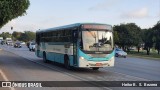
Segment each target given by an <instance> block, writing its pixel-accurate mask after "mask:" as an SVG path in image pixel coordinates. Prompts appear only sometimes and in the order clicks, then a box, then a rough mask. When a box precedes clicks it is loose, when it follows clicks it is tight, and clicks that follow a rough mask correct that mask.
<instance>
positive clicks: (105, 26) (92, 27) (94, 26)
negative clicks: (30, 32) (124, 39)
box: [82, 24, 112, 30]
mask: <svg viewBox="0 0 160 90" xmlns="http://www.w3.org/2000/svg"><path fill="white" fill-rule="evenodd" d="M82 27H83V28H84V29H108V30H111V28H112V27H111V26H109V25H90V24H86V25H83V26H82Z"/></svg>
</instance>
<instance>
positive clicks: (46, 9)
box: [0, 0, 160, 33]
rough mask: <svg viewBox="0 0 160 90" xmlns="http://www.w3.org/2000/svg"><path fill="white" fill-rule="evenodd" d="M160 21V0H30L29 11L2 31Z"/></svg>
mask: <svg viewBox="0 0 160 90" xmlns="http://www.w3.org/2000/svg"><path fill="white" fill-rule="evenodd" d="M158 20H160V0H30V6H29V8H28V10H27V14H26V15H25V16H21V17H18V18H16V19H13V20H12V21H10V22H8V23H7V24H6V25H5V26H4V27H3V28H1V29H0V33H1V32H10V33H12V32H13V31H20V32H23V31H36V30H39V29H46V28H52V27H57V26H63V25H68V24H73V23H81V22H91V23H103V24H110V25H112V26H114V25H120V24H121V23H136V25H138V26H139V27H141V28H142V29H144V28H150V27H153V26H154V25H155V24H156V23H157V21H158ZM11 27H13V30H11Z"/></svg>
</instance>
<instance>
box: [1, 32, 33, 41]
mask: <svg viewBox="0 0 160 90" xmlns="http://www.w3.org/2000/svg"><path fill="white" fill-rule="evenodd" d="M0 37H3V39H4V40H5V39H6V38H12V39H13V40H14V41H17V40H18V41H24V42H28V41H32V40H35V37H36V35H35V32H32V31H25V32H16V31H14V32H13V33H12V34H10V33H9V32H2V33H1V34H0Z"/></svg>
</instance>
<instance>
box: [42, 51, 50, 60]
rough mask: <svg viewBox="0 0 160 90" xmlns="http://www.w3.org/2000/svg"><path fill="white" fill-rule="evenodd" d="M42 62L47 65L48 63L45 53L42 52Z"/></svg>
mask: <svg viewBox="0 0 160 90" xmlns="http://www.w3.org/2000/svg"><path fill="white" fill-rule="evenodd" d="M43 62H44V63H48V62H49V61H48V60H47V58H46V53H45V52H43Z"/></svg>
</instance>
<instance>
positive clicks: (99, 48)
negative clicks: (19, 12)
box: [35, 23, 115, 70]
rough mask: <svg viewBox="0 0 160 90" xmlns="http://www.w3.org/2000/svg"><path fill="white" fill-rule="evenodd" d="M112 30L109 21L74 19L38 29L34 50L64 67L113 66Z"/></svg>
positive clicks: (47, 59) (44, 59) (94, 67)
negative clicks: (80, 21)
mask: <svg viewBox="0 0 160 90" xmlns="http://www.w3.org/2000/svg"><path fill="white" fill-rule="evenodd" d="M113 44H114V43H113V30H112V26H111V25H107V24H98V23H76V24H71V25H66V26H61V27H55V28H49V29H45V30H38V31H37V32H36V50H35V53H36V55H37V56H38V57H40V58H43V61H44V62H48V61H54V62H58V63H61V64H64V65H65V67H66V68H68V69H69V68H71V67H79V68H86V67H87V68H92V69H93V70H98V69H99V68H101V67H112V66H114V55H115V51H114V45H113Z"/></svg>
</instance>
